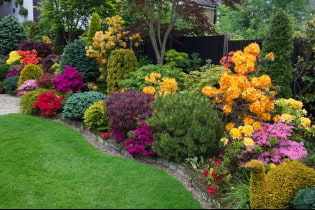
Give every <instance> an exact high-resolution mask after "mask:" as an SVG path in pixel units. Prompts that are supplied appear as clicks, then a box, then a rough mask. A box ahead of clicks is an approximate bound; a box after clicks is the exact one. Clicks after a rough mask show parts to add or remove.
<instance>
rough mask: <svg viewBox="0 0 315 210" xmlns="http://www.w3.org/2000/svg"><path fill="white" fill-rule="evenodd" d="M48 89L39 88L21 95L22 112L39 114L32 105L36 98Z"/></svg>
mask: <svg viewBox="0 0 315 210" xmlns="http://www.w3.org/2000/svg"><path fill="white" fill-rule="evenodd" d="M49 91H50V90H49V89H42V88H39V89H37V90H34V91H31V92H28V93H26V94H24V95H23V96H22V97H21V100H20V109H21V112H22V114H28V115H36V114H39V113H40V112H39V109H38V108H35V107H34V105H33V104H34V103H35V102H36V101H37V100H38V96H39V95H40V94H42V93H44V92H49Z"/></svg>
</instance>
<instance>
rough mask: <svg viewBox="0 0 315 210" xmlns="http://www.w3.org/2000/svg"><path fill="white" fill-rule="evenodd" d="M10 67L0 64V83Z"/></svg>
mask: <svg viewBox="0 0 315 210" xmlns="http://www.w3.org/2000/svg"><path fill="white" fill-rule="evenodd" d="M10 66H11V65H9V64H0V81H3V80H4V79H5V78H6V77H5V75H7V73H8V70H9V68H10Z"/></svg>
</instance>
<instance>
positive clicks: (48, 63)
mask: <svg viewBox="0 0 315 210" xmlns="http://www.w3.org/2000/svg"><path fill="white" fill-rule="evenodd" d="M60 58H61V57H60V55H58V54H50V55H48V56H47V57H46V58H43V60H42V69H43V70H44V71H45V72H49V73H53V71H51V69H50V68H51V67H52V66H53V65H54V64H55V63H58V62H59V60H60Z"/></svg>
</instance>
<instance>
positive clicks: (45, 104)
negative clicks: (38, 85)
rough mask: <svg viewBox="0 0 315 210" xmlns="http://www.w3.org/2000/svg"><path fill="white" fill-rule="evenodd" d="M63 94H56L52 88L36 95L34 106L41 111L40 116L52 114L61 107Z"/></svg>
mask: <svg viewBox="0 0 315 210" xmlns="http://www.w3.org/2000/svg"><path fill="white" fill-rule="evenodd" d="M63 98H64V97H63V96H56V95H55V92H54V91H53V90H51V91H49V92H44V93H42V94H40V95H39V96H38V100H37V102H35V103H34V107H35V108H38V109H39V110H40V111H41V115H42V116H53V115H54V114H55V113H56V111H57V110H59V109H60V108H61V102H62V100H63Z"/></svg>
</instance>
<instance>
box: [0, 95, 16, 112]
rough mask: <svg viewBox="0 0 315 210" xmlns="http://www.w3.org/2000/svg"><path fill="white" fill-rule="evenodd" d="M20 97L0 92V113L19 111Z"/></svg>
mask: <svg viewBox="0 0 315 210" xmlns="http://www.w3.org/2000/svg"><path fill="white" fill-rule="evenodd" d="M19 101H20V98H19V97H17V96H11V95H9V94H0V115H4V114H11V113H20V107H19Z"/></svg>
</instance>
